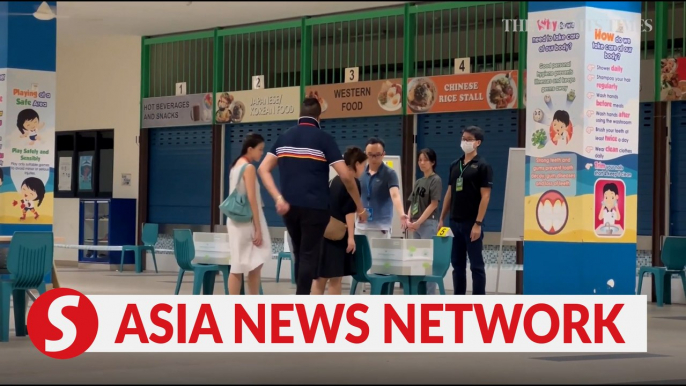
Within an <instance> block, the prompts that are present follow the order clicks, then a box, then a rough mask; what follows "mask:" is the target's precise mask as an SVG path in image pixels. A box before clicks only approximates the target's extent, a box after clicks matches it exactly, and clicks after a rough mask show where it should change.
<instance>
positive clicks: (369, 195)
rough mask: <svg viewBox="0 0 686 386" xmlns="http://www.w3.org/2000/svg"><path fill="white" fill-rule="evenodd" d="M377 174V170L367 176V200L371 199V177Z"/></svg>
mask: <svg viewBox="0 0 686 386" xmlns="http://www.w3.org/2000/svg"><path fill="white" fill-rule="evenodd" d="M377 174H379V172H378V171H377V172H376V174H373V175H370V176H369V181H367V201H371V199H372V179H373V178H374V177H375V176H376V175H377Z"/></svg>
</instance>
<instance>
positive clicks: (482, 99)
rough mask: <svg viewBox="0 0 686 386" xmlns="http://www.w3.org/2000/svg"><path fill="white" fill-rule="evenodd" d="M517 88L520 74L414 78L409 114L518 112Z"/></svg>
mask: <svg viewBox="0 0 686 386" xmlns="http://www.w3.org/2000/svg"><path fill="white" fill-rule="evenodd" d="M517 87H518V86H517V71H498V72H482V73H475V74H464V75H444V76H433V77H421V78H413V79H410V80H409V81H408V85H407V112H408V113H409V114H423V113H447V112H457V111H481V110H500V109H516V108H517V102H518V101H517Z"/></svg>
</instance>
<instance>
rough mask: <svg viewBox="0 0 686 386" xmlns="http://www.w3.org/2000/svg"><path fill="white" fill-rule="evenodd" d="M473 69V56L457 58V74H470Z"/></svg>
mask: <svg viewBox="0 0 686 386" xmlns="http://www.w3.org/2000/svg"><path fill="white" fill-rule="evenodd" d="M470 71H471V58H457V59H455V74H469V72H470Z"/></svg>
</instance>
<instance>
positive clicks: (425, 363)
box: [0, 269, 686, 384]
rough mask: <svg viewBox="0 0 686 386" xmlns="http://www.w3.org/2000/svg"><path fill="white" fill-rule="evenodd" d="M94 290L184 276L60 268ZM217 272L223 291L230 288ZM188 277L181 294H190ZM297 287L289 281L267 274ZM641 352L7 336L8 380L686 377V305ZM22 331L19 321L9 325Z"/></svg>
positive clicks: (163, 286)
mask: <svg viewBox="0 0 686 386" xmlns="http://www.w3.org/2000/svg"><path fill="white" fill-rule="evenodd" d="M58 275H59V279H60V284H61V285H62V286H63V287H70V288H74V289H77V290H79V291H81V292H83V293H85V294H87V295H96V294H115V293H116V294H140V293H146V294H170V293H173V290H174V285H175V282H176V275H172V274H164V273H160V274H158V275H155V274H148V273H145V274H141V275H135V274H133V273H123V274H119V273H117V272H110V271H91V270H76V269H61V270H59V273H58ZM220 282H221V280H218V282H217V286H216V288H215V293H223V291H222V290H221V287H220V286H221V284H220ZM191 283H192V281H191V280H189V279H187V280H186V281H185V282H184V286H183V287H182V293H184V294H190V289H191ZM264 292H265V293H267V294H274V293H278V294H292V293H294V292H295V289H294V287H293V286H292V285H291V284H290V283H289V282H285V283H284V282H281V283H279V284H276V283H274V282H266V283H264ZM648 315H649V320H648V329H649V331H648V353H641V354H593V355H584V354H555V355H550V354H223V353H222V354H178V353H174V354H145V353H141V354H128V353H127V354H102V353H91V354H89V353H86V354H83V355H81V356H79V357H77V358H75V359H71V360H67V361H58V360H54V359H51V358H48V357H46V356H43V355H42V354H41V353H40V352H38V350H36V349H35V348H34V347H33V345H32V343H31V341H30V340H29V339H28V337H26V338H17V337H14V336H11V337H10V342H9V343H0V383H2V384H25V383H53V384H54V383H60V384H62V383H77V384H83V383H99V384H100V383H106V384H116V383H119V384H122V383H138V384H149V383H173V384H183V383H196V384H198V383H232V384H237V383H249V384H266V383H288V384H296V383H304V384H312V383H326V384H335V383H363V382H364V383H366V382H369V383H379V384H410V383H415V384H432V383H446V384H448V383H450V384H455V383H479V384H484V383H488V384H490V383H508V384H523V383H535V384H541V383H594V384H599V383H602V384H625V383H635V384H639V383H646V384H684V383H686V307H685V306H678V305H672V306H665V307H664V308H662V309H658V308H656V307H655V306H654V305H649V310H648ZM11 334H14V330H12V331H11Z"/></svg>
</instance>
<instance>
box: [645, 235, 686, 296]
mask: <svg viewBox="0 0 686 386" xmlns="http://www.w3.org/2000/svg"><path fill="white" fill-rule="evenodd" d="M661 255H662V264H664V267H641V268H640V269H639V270H638V289H637V290H636V294H637V295H640V294H641V287H643V275H644V274H646V273H648V274H652V275H653V278H654V280H655V295H656V297H657V306H658V307H662V306H663V304H665V303H667V304H672V275H679V276H680V277H681V284H682V285H683V287H684V294H686V273H684V268H685V267H686V238H685V237H670V236H667V237H665V242H664V245H663V246H662V254H661Z"/></svg>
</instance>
